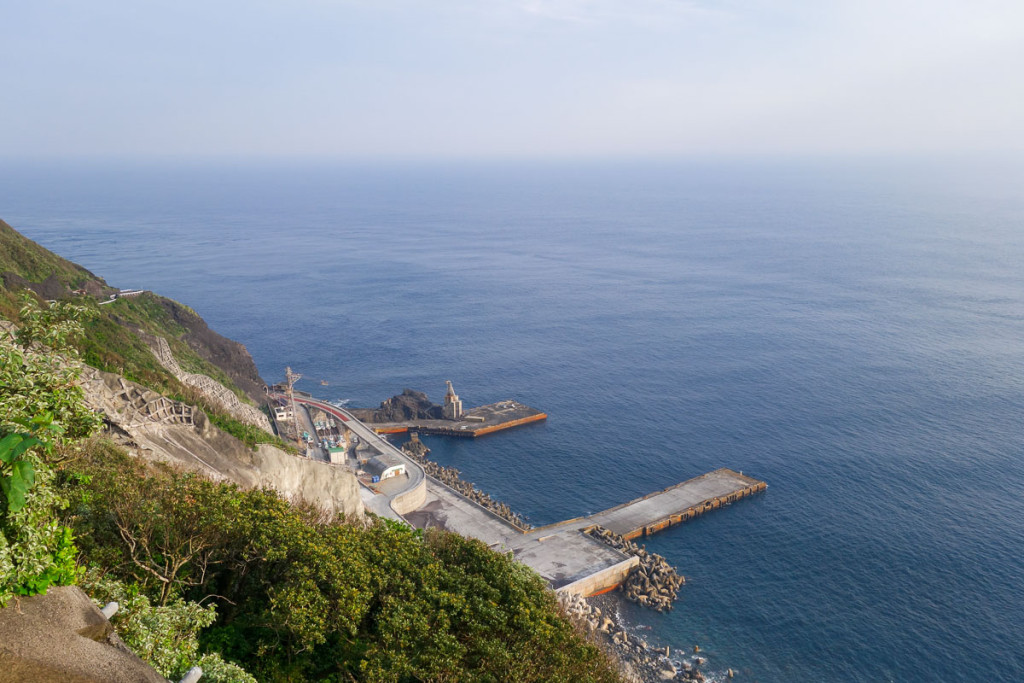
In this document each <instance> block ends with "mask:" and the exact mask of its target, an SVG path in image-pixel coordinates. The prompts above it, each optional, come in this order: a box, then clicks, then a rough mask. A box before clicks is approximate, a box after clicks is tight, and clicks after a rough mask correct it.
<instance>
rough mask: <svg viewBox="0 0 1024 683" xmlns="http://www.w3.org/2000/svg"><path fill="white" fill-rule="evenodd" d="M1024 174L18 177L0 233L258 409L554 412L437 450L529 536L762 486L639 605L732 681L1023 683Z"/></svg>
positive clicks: (681, 537) (973, 170)
mask: <svg viewBox="0 0 1024 683" xmlns="http://www.w3.org/2000/svg"><path fill="white" fill-rule="evenodd" d="M1019 171H1020V169H1019V168H1013V169H998V172H996V170H994V169H986V168H984V167H983V166H975V167H969V168H968V167H960V166H941V165H934V164H933V165H931V166H929V165H928V164H924V163H885V164H882V163H874V162H870V161H864V162H858V163H857V164H852V163H848V164H823V163H821V164H811V163H788V164H781V163H780V164H775V165H773V164H771V163H767V162H758V163H740V162H728V163H726V162H721V163H709V162H705V163H701V164H697V163H675V164H673V163H648V162H631V163H625V164H617V165H613V164H589V165H588V164H583V163H580V164H536V165H534V164H529V163H520V164H490V165H486V164H485V165H459V164H446V165H442V166H437V167H430V166H429V165H420V166H415V167H406V168H399V167H395V168H389V167H387V166H385V165H378V166H374V167H362V168H359V167H354V166H348V167H343V166H331V165H328V164H308V165H303V164H288V165H278V166H274V165H271V164H263V165H258V166H254V167H244V166H241V165H233V166H228V165H221V166H217V165H210V166H205V167H203V166H197V165H193V166H183V165H167V166H160V165H158V164H151V165H148V166H145V167H140V166H134V167H130V168H129V167H118V166H117V165H113V164H108V165H105V166H102V167H95V168H90V167H88V166H70V167H66V168H58V167H56V166H54V167H46V166H45V165H40V166H31V167H29V166H23V167H20V168H19V167H15V166H12V165H2V164H0V200H2V201H0V218H3V219H4V220H6V221H7V222H9V223H10V224H11V225H12V226H13V227H14V228H16V229H17V230H19V231H21V232H22V233H24V234H25V235H27V236H29V237H30V238H32V239H34V240H36V241H38V242H40V243H41V244H43V245H44V246H46V247H48V248H50V249H52V250H53V251H55V252H57V253H59V254H61V255H62V256H64V257H66V258H69V259H71V260H74V261H76V262H78V263H80V264H81V265H83V266H85V267H86V268H89V269H90V270H92V271H93V272H95V273H97V274H98V275H100V276H102V277H104V278H106V279H107V281H108V282H110V283H111V284H113V285H115V286H121V287H124V288H133V287H141V288H146V289H152V290H154V291H156V292H158V293H160V294H163V295H165V296H169V297H172V298H174V299H177V300H179V301H182V302H184V303H187V304H188V305H189V306H191V307H192V308H194V309H195V310H196V311H198V312H199V313H200V314H201V315H202V316H203V317H204V318H205V319H206V320H207V322H209V324H210V326H211V327H213V328H214V329H216V330H217V331H219V332H221V333H222V334H225V335H226V336H229V337H231V338H233V339H236V340H238V341H240V342H242V343H244V344H245V345H246V346H247V347H248V348H249V350H250V352H251V353H252V354H253V357H254V358H255V360H256V362H257V365H258V367H259V368H260V371H261V373H262V374H263V376H264V378H265V379H267V380H268V381H276V380H277V379H279V378H280V376H281V375H282V374H283V369H284V366H285V365H291V366H292V367H293V368H295V369H296V370H297V371H299V372H302V373H303V374H304V375H305V377H306V378H309V380H310V382H309V384H308V385H307V386H306V387H305V388H306V389H308V390H309V391H311V392H313V393H314V394H317V395H319V396H322V397H324V398H328V399H334V400H348V401H350V404H351V405H354V406H372V405H376V404H377V403H379V402H380V401H381V400H383V399H384V398H387V397H388V396H391V395H392V394H395V393H398V392H400V391H401V390H402V389H403V388H404V387H412V388H416V389H420V390H423V391H426V392H427V393H428V394H429V395H430V396H431V398H433V399H435V400H439V399H440V397H441V396H442V395H443V391H444V381H445V380H447V379H450V380H452V381H453V383H454V385H455V388H456V390H457V391H458V392H459V394H460V396H461V397H462V399H463V401H464V402H465V403H466V404H467V405H474V404H482V403H490V402H493V401H497V400H502V399H506V398H515V399H517V400H520V401H523V402H524V403H527V404H530V405H533V406H535V407H537V408H540V409H543V410H544V411H545V412H547V413H548V414H549V415H550V418H549V420H548V421H547V422H546V423H543V424H540V425H535V426H529V427H524V428H521V429H518V430H513V431H510V432H507V433H503V434H500V435H495V436H492V437H488V438H484V439H480V440H477V441H459V440H446V439H442V438H438V437H427V438H426V441H427V444H428V445H429V446H430V447H431V448H432V449H433V455H434V457H435V458H436V459H437V460H438V461H439V462H442V463H443V464H448V465H453V466H455V467H457V468H458V469H460V470H462V472H463V476H464V477H465V478H466V479H469V480H471V481H473V482H475V483H476V484H477V485H478V486H479V487H480V488H482V489H483V490H485V491H487V492H489V493H491V494H492V495H493V496H495V497H496V498H499V499H501V500H504V501H505V502H507V503H509V505H511V506H512V507H513V508H514V509H515V510H517V511H518V512H520V513H523V514H525V515H526V516H527V517H528V518H529V519H530V520H531V521H532V522H534V523H535V524H544V523H549V522H556V521H559V520H561V519H564V518H568V517H573V516H576V515H580V514H585V513H588V512H595V511H598V510H601V509H603V508H606V507H609V506H611V505H615V504H618V503H621V502H624V501H627V500H629V499H631V498H635V497H637V496H640V495H644V494H646V493H649V492H651V491H654V490H657V489H661V488H664V487H666V486H669V485H671V484H674V483H677V482H679V481H683V480H685V479H688V478H690V477H693V476H697V475H699V474H702V473H704V472H707V471H709V470H712V469H716V468H718V467H731V468H733V469H736V470H742V471H744V472H745V473H747V474H750V475H752V476H755V477H758V478H760V479H764V480H765V481H767V482H768V484H769V489H768V491H767V492H766V493H765V494H763V495H758V496H756V497H754V498H752V499H748V500H744V501H741V502H739V503H737V504H734V505H732V506H730V507H728V508H725V509H722V510H719V511H715V512H714V513H710V514H708V515H706V516H704V517H701V518H699V519H697V520H695V521H693V522H690V523H688V524H685V525H681V526H679V527H676V528H673V529H670V530H668V531H665V532H662V533H660V534H658V535H657V536H654V537H652V538H650V539H647V541H646V545H647V547H648V548H649V549H651V550H653V551H655V552H658V553H660V554H662V555H664V556H666V557H667V558H668V559H669V561H670V562H672V563H673V564H675V565H677V566H678V567H679V569H680V571H681V572H682V573H683V574H685V575H686V576H687V579H688V581H687V584H686V586H685V587H684V588H683V589H682V591H681V596H682V599H681V601H680V602H679V603H678V604H677V606H676V609H675V610H674V611H673V612H671V613H669V614H666V615H658V614H653V613H648V612H646V611H640V610H637V609H632V608H630V609H626V610H624V614H623V616H624V618H625V619H626V620H627V621H629V622H631V623H633V624H649V625H651V629H650V630H649V631H644V636H645V637H646V638H648V640H650V641H654V642H657V643H666V644H670V645H672V646H673V647H687V648H688V647H691V646H692V645H693V644H695V643H699V644H700V646H701V649H702V650H703V651H704V653H706V656H707V657H708V658H709V663H708V667H709V668H710V670H711V671H714V672H719V673H721V672H723V671H724V670H725V669H726V668H729V667H731V668H733V669H735V670H736V671H737V674H738V676H737V679H736V680H751V681H793V680H800V681H804V680H806V681H832V680H835V681H848V680H856V681H879V680H899V681H918V680H919V681H928V680H948V679H954V678H955V679H961V678H965V679H977V680H986V681H988V680H1024V654H1022V652H1024V617H1022V615H1024V559H1022V558H1024V501H1022V497H1021V490H1022V488H1024V458H1022V455H1024V453H1022V451H1024V448H1022V440H1021V436H1020V431H1021V430H1020V422H1021V414H1022V409H1024V267H1022V264H1024V183H1020V182H1017V181H1018V180H1020V179H1022V177H1024V176H1022V175H1021V174H1020V172H1019ZM320 379H326V380H328V381H329V386H327V387H321V386H320V385H319V382H318V380H320Z"/></svg>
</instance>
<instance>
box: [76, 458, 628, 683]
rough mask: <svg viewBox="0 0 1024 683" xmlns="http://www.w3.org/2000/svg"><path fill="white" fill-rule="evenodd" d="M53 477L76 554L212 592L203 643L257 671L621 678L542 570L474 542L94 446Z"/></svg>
mask: <svg viewBox="0 0 1024 683" xmlns="http://www.w3.org/2000/svg"><path fill="white" fill-rule="evenodd" d="M62 481H63V482H64V485H63V488H62V491H63V493H64V494H65V495H67V496H68V497H69V499H70V500H71V505H70V506H69V508H68V509H67V511H66V513H65V514H66V517H65V520H66V522H67V523H68V524H70V525H71V527H72V528H73V529H74V530H75V533H76V537H77V538H78V539H79V541H78V542H79V546H80V548H81V550H82V555H83V557H85V558H88V560H89V561H90V562H91V563H93V564H94V565H95V566H97V567H101V568H102V569H103V571H104V572H105V574H106V576H107V577H108V578H115V579H117V580H118V581H121V582H124V583H130V584H131V585H134V586H136V587H137V590H138V591H139V592H140V593H141V594H143V595H146V596H149V597H150V598H151V599H152V600H153V602H154V603H156V604H158V605H167V604H173V603H174V602H175V601H176V600H178V599H179V598H184V599H185V600H187V601H201V600H204V599H209V596H215V597H213V598H212V602H213V603H215V604H216V605H217V612H218V616H217V621H216V623H215V624H214V625H213V626H211V627H210V628H208V629H207V630H205V631H204V632H203V634H202V636H201V637H200V642H201V643H202V645H203V646H204V647H206V648H208V649H209V650H212V651H217V652H220V653H221V654H222V655H223V656H224V657H225V658H227V659H229V660H233V661H236V662H239V663H240V664H242V665H243V666H244V668H245V669H246V670H248V671H249V672H251V673H253V674H255V675H256V677H257V678H258V679H259V680H275V681H277V680H280V681H302V680H329V681H348V680H365V681H382V682H383V681H418V680H433V681H442V680H444V681H454V680H483V681H488V680H490V681H600V680H608V681H611V680H615V674H614V673H613V670H612V667H610V666H609V664H608V663H607V662H606V661H605V659H604V657H603V655H602V654H601V653H600V652H599V651H598V650H597V649H596V648H595V647H594V646H593V645H590V644H588V643H587V642H586V641H585V640H584V639H583V638H582V637H581V636H580V635H579V634H578V633H577V632H576V630H575V629H574V628H573V627H572V626H571V625H570V624H569V623H568V622H566V621H565V620H564V619H563V618H562V617H561V616H559V614H558V610H557V607H556V605H555V600H554V596H553V594H552V593H551V592H550V591H549V590H547V589H546V587H545V586H544V584H543V582H542V581H541V579H540V578H539V577H538V576H537V575H536V574H534V573H533V572H532V571H530V570H529V569H528V568H526V567H524V566H523V565H520V564H518V563H516V562H514V561H513V560H512V559H511V558H510V557H507V556H505V555H501V554H498V553H494V552H492V551H491V550H489V549H488V548H486V547H485V546H484V545H483V544H482V543H481V542H479V541H476V540H468V539H465V538H462V537H460V536H457V535H454V534H449V533H445V532H440V531H434V532H428V533H423V532H421V531H416V530H413V529H410V528H408V527H405V526H404V525H400V524H397V523H391V522H385V521H379V522H376V523H373V524H370V525H368V526H363V525H352V524H347V523H345V522H344V521H343V520H325V519H322V518H321V516H320V514H319V512H318V511H316V510H313V509H310V508H303V507H296V506H293V505H291V504H289V503H288V502H286V501H284V500H282V499H281V498H280V497H279V496H277V495H276V494H275V493H273V492H270V491H240V490H238V489H237V488H235V487H234V486H229V485H225V484H217V483H213V482H210V481H208V480H206V479H203V478H201V477H198V476H196V475H194V474H184V473H180V472H175V471H173V470H170V469H167V468H164V467H157V466H152V465H146V464H144V463H141V462H139V461H137V460H134V459H132V458H130V457H128V456H127V455H125V454H124V453H123V452H121V451H119V449H117V448H115V447H113V446H112V445H110V444H108V443H104V442H99V441H94V442H91V443H90V444H89V447H88V448H87V449H86V454H85V455H84V456H83V457H82V458H80V459H78V460H76V461H75V462H74V463H73V464H71V465H70V466H68V467H67V468H66V469H65V473H64V477H63V479H62Z"/></svg>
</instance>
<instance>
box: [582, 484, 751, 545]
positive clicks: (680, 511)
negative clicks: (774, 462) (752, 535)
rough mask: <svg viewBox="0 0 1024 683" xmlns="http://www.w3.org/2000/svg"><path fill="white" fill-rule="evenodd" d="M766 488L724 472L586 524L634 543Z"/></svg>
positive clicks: (653, 495)
mask: <svg viewBox="0 0 1024 683" xmlns="http://www.w3.org/2000/svg"><path fill="white" fill-rule="evenodd" d="M765 488H767V484H765V483H764V482H763V481H758V480H757V479H754V478H753V477H748V476H746V475H744V474H742V473H740V472H734V471H732V470H730V469H725V468H723V469H720V470H715V471H714V472H708V473H707V474H704V475H701V476H699V477H695V478H693V479H690V480H688V481H684V482H683V483H681V484H676V485H675V486H670V487H669V488H667V489H665V490H663V491H658V492H657V493H651V494H648V495H646V496H644V497H643V498H637V499H636V500H632V501H630V502H628V503H623V504H622V505H618V506H616V507H613V508H611V509H608V510H605V511H604V512H599V513H597V514H596V515H590V516H589V517H587V518H586V520H587V521H588V522H589V524H588V526H594V525H599V526H603V527H604V528H606V529H609V530H610V531H614V532H615V533H617V534H618V535H620V536H622V537H623V538H626V539H634V538H636V537H638V536H650V535H651V534H653V533H655V532H658V531H661V530H662V529H665V528H667V527H670V526H673V525H675V524H679V523H680V522H685V521H686V520H688V519H693V518H694V517H697V516H698V515H702V514H704V513H705V512H707V511H709V510H715V509H717V508H720V507H722V506H723V505H728V504H729V503H732V502H735V501H737V500H739V499H740V498H744V497H746V496H749V495H750V494H752V493H757V492H758V491H764V490H765Z"/></svg>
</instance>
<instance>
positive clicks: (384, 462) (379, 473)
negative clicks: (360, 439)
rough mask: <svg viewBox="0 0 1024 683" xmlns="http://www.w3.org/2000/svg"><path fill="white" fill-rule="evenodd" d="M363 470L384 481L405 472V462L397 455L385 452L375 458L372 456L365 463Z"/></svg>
mask: <svg viewBox="0 0 1024 683" xmlns="http://www.w3.org/2000/svg"><path fill="white" fill-rule="evenodd" d="M363 471H364V472H366V473H367V474H369V475H370V476H371V477H378V478H379V479H380V481H384V480H385V479H390V478H391V477H397V476H398V475H400V474H405V463H404V462H402V460H401V459H399V458H398V456H396V455H392V454H390V453H384V454H382V455H378V456H377V457H375V458H370V459H369V461H367V463H366V464H365V465H363Z"/></svg>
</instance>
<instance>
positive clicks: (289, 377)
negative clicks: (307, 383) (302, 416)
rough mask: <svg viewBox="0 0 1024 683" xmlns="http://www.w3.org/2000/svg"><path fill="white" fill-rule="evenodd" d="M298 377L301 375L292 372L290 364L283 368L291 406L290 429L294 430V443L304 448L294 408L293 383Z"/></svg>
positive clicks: (297, 414) (300, 377)
mask: <svg viewBox="0 0 1024 683" xmlns="http://www.w3.org/2000/svg"><path fill="white" fill-rule="evenodd" d="M300 379H302V375H300V374H298V373H295V372H292V369H291V367H290V366H287V367H285V369H284V381H285V384H286V385H287V387H288V389H287V391H286V394H287V396H288V403H289V404H290V405H291V408H292V429H294V430H295V443H297V444H298V445H299V447H300V448H305V444H304V443H302V441H301V440H300V439H299V413H298V412H297V411H296V410H295V389H294V387H295V383H296V382H298V381H299V380H300Z"/></svg>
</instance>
